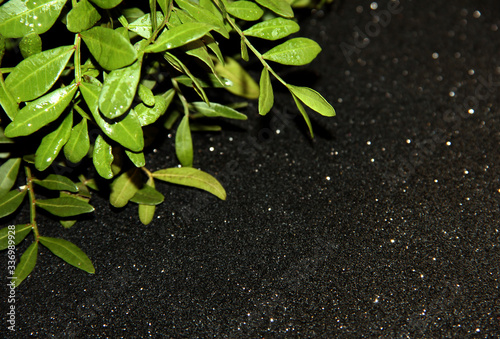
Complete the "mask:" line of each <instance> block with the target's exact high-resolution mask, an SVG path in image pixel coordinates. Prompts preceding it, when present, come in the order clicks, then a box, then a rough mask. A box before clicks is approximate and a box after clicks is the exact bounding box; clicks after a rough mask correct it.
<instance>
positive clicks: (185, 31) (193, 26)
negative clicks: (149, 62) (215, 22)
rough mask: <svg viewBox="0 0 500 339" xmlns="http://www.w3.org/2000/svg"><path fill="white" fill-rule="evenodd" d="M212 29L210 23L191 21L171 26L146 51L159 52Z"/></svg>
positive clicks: (197, 37)
mask: <svg viewBox="0 0 500 339" xmlns="http://www.w3.org/2000/svg"><path fill="white" fill-rule="evenodd" d="M212 29H214V27H213V26H212V25H209V24H206V23H203V22H191V23H187V24H182V25H179V26H176V27H173V28H171V29H169V30H166V31H165V32H163V33H162V34H161V35H160V36H159V37H158V39H157V40H156V42H155V43H154V44H152V45H149V46H148V47H147V48H146V52H147V53H159V52H163V51H166V50H168V49H173V48H177V47H180V46H184V45H186V44H187V43H190V42H191V41H194V40H197V39H199V38H201V37H203V36H204V35H205V34H207V33H208V32H210V30H212Z"/></svg>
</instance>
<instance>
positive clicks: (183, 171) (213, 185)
mask: <svg viewBox="0 0 500 339" xmlns="http://www.w3.org/2000/svg"><path fill="white" fill-rule="evenodd" d="M153 177H154V178H156V179H159V180H163V181H166V182H170V183H172V184H177V185H183V186H189V187H195V188H199V189H202V190H205V191H207V192H209V193H212V194H213V195H215V196H216V197H218V198H219V199H222V200H226V191H225V190H224V187H222V185H221V184H220V183H219V182H218V181H217V179H215V178H214V177H213V176H211V175H210V174H208V173H206V172H203V171H200V170H198V169H196V168H192V167H173V168H167V169H162V170H159V171H156V172H154V173H153Z"/></svg>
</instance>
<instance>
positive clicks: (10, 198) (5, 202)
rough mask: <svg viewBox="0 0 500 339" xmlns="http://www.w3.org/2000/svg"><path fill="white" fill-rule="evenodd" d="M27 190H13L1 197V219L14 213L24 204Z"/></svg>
mask: <svg viewBox="0 0 500 339" xmlns="http://www.w3.org/2000/svg"><path fill="white" fill-rule="evenodd" d="M26 192H27V190H26V189H24V190H22V191H18V190H12V191H10V192H8V193H5V194H4V195H3V196H2V197H0V218H3V217H5V216H7V215H9V214H12V213H14V212H15V211H16V210H17V208H18V207H19V206H20V205H21V203H22V202H23V199H24V196H25V195H26Z"/></svg>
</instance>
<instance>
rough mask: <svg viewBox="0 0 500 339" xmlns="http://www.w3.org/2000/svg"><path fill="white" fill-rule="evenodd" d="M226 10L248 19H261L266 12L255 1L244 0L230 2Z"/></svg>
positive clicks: (235, 15)
mask: <svg viewBox="0 0 500 339" xmlns="http://www.w3.org/2000/svg"><path fill="white" fill-rule="evenodd" d="M226 10H227V12H228V13H229V14H231V15H232V16H234V17H236V18H238V19H242V20H246V21H255V20H259V19H260V18H261V17H262V15H263V14H264V11H263V10H262V8H260V7H259V6H258V5H256V4H255V3H254V2H251V1H244V0H242V1H235V2H231V3H229V4H228V5H227V6H226Z"/></svg>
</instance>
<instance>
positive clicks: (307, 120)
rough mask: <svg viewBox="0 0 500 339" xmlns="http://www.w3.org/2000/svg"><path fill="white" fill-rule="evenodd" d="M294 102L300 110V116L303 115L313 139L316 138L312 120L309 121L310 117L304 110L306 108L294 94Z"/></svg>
mask: <svg viewBox="0 0 500 339" xmlns="http://www.w3.org/2000/svg"><path fill="white" fill-rule="evenodd" d="M292 97H293V100H294V101H295V105H297V108H298V109H299V112H300V114H302V117H303V118H304V121H305V122H306V124H307V128H309V133H311V138H314V132H313V129H312V125H311V120H310V119H309V116H308V115H307V112H306V110H305V109H304V106H302V104H301V103H300V100H299V99H298V98H297V97H296V96H295V95H294V94H293V93H292Z"/></svg>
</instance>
